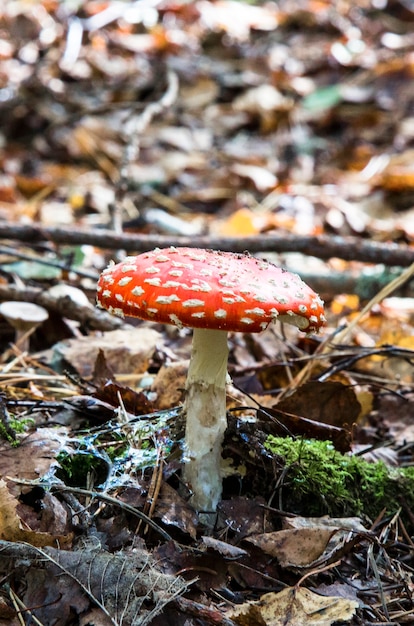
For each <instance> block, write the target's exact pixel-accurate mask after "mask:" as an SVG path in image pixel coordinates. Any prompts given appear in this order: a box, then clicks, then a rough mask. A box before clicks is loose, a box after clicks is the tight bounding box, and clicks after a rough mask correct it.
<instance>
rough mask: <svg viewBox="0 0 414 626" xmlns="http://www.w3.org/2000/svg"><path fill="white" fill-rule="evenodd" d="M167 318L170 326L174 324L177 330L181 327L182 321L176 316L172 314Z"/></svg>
mask: <svg viewBox="0 0 414 626" xmlns="http://www.w3.org/2000/svg"><path fill="white" fill-rule="evenodd" d="M169 318H170V320H171V324H175V325H176V326H178V328H182V327H183V323H182V321H181V320H180V319H179V318H178V317H177V316H176V315H174V313H171V315H169Z"/></svg>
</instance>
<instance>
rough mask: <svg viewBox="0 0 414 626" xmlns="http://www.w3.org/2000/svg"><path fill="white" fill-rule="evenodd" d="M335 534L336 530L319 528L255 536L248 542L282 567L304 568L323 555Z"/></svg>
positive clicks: (281, 531)
mask: <svg viewBox="0 0 414 626" xmlns="http://www.w3.org/2000/svg"><path fill="white" fill-rule="evenodd" d="M333 533H335V529H332V528H321V527H320V526H319V527H314V528H301V529H295V530H279V531H276V532H272V533H263V534H261V535H253V536H251V537H248V538H247V539H246V541H249V543H253V544H254V545H255V546H257V547H258V548H261V549H262V550H263V551H264V552H266V554H270V555H271V556H272V557H274V558H277V560H278V561H279V563H280V565H282V567H304V566H307V565H310V564H311V563H313V562H314V561H316V559H318V558H319V557H320V556H321V555H322V554H323V552H324V551H325V549H326V546H327V545H328V542H329V540H330V539H331V537H332V534H333Z"/></svg>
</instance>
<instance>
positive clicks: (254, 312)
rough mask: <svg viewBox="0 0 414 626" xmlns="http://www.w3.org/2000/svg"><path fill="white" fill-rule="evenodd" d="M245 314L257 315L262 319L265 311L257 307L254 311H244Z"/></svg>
mask: <svg viewBox="0 0 414 626" xmlns="http://www.w3.org/2000/svg"><path fill="white" fill-rule="evenodd" d="M246 313H247V314H248V315H258V316H260V317H262V316H263V315H264V314H265V310H264V309H260V308H259V307H258V306H257V307H255V308H254V309H246Z"/></svg>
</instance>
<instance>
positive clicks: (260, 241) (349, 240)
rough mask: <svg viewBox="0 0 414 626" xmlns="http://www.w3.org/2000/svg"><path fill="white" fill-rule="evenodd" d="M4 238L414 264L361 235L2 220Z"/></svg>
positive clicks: (413, 256)
mask: <svg viewBox="0 0 414 626" xmlns="http://www.w3.org/2000/svg"><path fill="white" fill-rule="evenodd" d="M0 239H15V240H19V241H26V242H31V243H39V242H42V241H51V242H53V243H56V244H71V245H81V244H86V245H91V246H97V247H100V248H104V249H108V250H126V251H127V252H131V253H137V252H144V251H146V250H151V249H152V248H155V247H156V246H159V247H168V246H189V247H191V248H198V247H201V248H212V249H214V250H228V251H232V252H244V251H246V250H247V251H249V252H251V253H256V252H280V253H281V252H301V253H302V254H306V255H311V256H315V257H318V258H320V259H330V258H332V257H338V258H341V259H345V260H347V261H363V262H366V263H384V264H385V265H387V266H392V265H394V266H397V265H398V266H400V267H407V266H408V265H411V263H413V262H414V248H412V247H409V246H403V245H398V244H395V243H392V242H387V243H380V242H377V241H368V240H364V239H360V238H358V237H329V236H327V235H319V236H316V237H310V236H304V237H300V236H296V235H289V234H284V235H266V234H260V235H257V236H254V237H216V236H198V237H184V236H179V237H173V236H165V235H152V234H143V235H141V234H137V235H131V234H118V233H115V232H114V231H112V230H106V229H102V230H92V229H89V230H85V229H79V228H61V227H45V226H42V225H41V224H39V223H36V222H33V223H32V224H30V225H29V224H24V225H22V224H14V223H13V224H11V223H10V222H0Z"/></svg>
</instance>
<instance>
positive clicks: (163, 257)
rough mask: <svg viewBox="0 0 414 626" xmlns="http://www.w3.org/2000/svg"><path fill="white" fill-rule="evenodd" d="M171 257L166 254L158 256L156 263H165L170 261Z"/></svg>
mask: <svg viewBox="0 0 414 626" xmlns="http://www.w3.org/2000/svg"><path fill="white" fill-rule="evenodd" d="M169 260H170V257H168V256H166V255H165V254H159V255H158V256H156V257H155V261H156V262H157V263H165V262H166V261H169Z"/></svg>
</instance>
